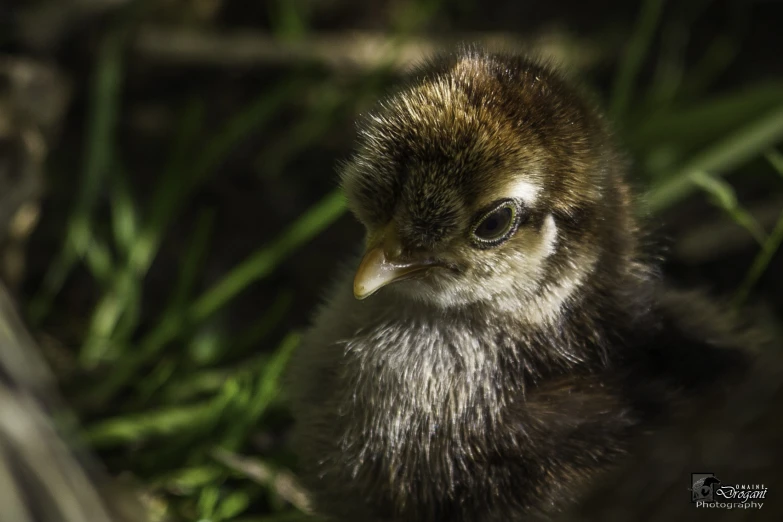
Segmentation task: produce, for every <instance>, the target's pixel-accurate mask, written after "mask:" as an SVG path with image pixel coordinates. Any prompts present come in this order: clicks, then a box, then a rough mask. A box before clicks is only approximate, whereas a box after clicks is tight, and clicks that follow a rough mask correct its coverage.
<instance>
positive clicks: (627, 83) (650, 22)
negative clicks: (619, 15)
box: [610, 0, 663, 122]
mask: <svg viewBox="0 0 783 522" xmlns="http://www.w3.org/2000/svg"><path fill="white" fill-rule="evenodd" d="M662 7H663V0H646V1H645V2H644V4H643V6H642V10H641V13H640V14H639V19H638V21H637V24H636V28H635V30H634V33H633V36H632V37H631V41H630V42H629V43H628V47H627V48H626V52H625V54H624V56H623V60H622V63H621V64H620V66H619V69H618V70H617V75H616V76H615V79H614V85H613V87H612V97H611V100H612V102H611V107H610V115H611V116H612V119H613V120H614V121H617V122H619V121H622V120H623V119H624V117H625V114H626V113H627V111H628V105H629V104H630V102H631V95H632V92H633V88H634V82H635V81H636V77H637V76H638V75H639V71H640V70H641V68H642V64H643V63H644V59H645V56H646V55H647V51H648V49H649V48H650V44H651V43H652V39H653V36H654V35H655V29H656V27H657V26H658V21H659V19H660V15H661V10H662Z"/></svg>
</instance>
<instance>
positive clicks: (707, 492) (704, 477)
mask: <svg viewBox="0 0 783 522" xmlns="http://www.w3.org/2000/svg"><path fill="white" fill-rule="evenodd" d="M688 491H690V492H691V502H692V503H693V504H696V507H697V508H707V509H761V508H762V507H763V506H764V500H765V499H766V498H767V487H766V486H765V485H764V484H763V483H755V484H754V483H750V484H740V483H737V484H734V483H724V482H722V481H721V480H720V479H718V477H716V476H715V473H691V487H689V488H688Z"/></svg>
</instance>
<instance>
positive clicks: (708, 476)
mask: <svg viewBox="0 0 783 522" xmlns="http://www.w3.org/2000/svg"><path fill="white" fill-rule="evenodd" d="M691 484H693V485H692V486H691V488H690V490H691V502H693V503H694V504H695V503H696V502H699V501H703V502H712V501H714V500H715V490H716V489H717V488H719V487H720V480H718V479H717V478H716V477H715V473H691Z"/></svg>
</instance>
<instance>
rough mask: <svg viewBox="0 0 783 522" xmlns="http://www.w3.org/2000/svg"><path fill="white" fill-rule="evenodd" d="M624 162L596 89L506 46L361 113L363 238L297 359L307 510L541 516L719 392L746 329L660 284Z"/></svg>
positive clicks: (434, 71) (351, 178) (447, 517)
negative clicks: (350, 270) (361, 252)
mask: <svg viewBox="0 0 783 522" xmlns="http://www.w3.org/2000/svg"><path fill="white" fill-rule="evenodd" d="M626 170H627V165H626V163H625V162H624V161H623V160H622V158H621V156H620V155H619V154H618V153H617V152H616V149H615V147H614V145H613V140H612V138H611V135H610V133H609V131H608V130H607V126H606V124H605V122H604V121H603V118H602V117H601V116H600V113H599V112H598V111H597V110H596V109H595V108H594V106H593V105H592V103H590V102H589V101H587V100H586V98H585V97H584V96H583V95H582V94H580V93H579V92H578V91H576V90H574V89H573V88H572V87H570V86H569V85H568V83H567V82H565V81H564V80H562V79H561V78H560V76H558V75H557V74H556V73H554V72H552V71H550V70H549V69H547V68H545V67H542V66H540V65H537V64H535V63H533V62H530V61H528V60H526V59H524V58H519V57H514V56H499V55H489V54H484V53H481V52H477V51H468V52H465V53H462V54H458V55H455V56H451V57H447V58H444V59H441V60H438V61H436V62H434V64H432V65H430V66H429V67H428V68H425V70H424V71H423V72H422V73H421V74H420V75H419V77H418V80H417V81H416V82H415V83H412V84H411V85H409V86H407V87H405V88H403V89H402V90H401V91H400V92H399V93H397V94H395V95H393V96H391V97H390V98H389V99H388V100H387V101H385V102H384V103H382V104H381V105H380V107H379V109H378V110H377V111H375V112H374V113H372V114H371V115H370V116H369V117H368V118H367V119H366V121H365V123H364V126H363V127H362V132H361V136H360V140H359V145H358V149H357V152H356V154H355V155H354V157H353V158H352V159H351V161H349V162H348V163H347V164H346V165H345V166H344V168H343V186H344V188H345V190H346V193H347V196H348V200H349V203H350V205H351V208H352V210H353V211H354V213H355V214H356V216H357V217H358V218H359V219H360V221H362V223H363V224H364V225H365V226H366V227H367V230H368V251H367V254H366V255H365V257H364V259H363V261H362V263H361V264H360V266H359V269H358V273H357V275H356V279H355V280H354V284H353V295H352V293H351V283H350V278H349V277H347V276H345V277H342V278H340V279H339V280H338V281H337V284H336V287H335V289H334V292H333V293H332V294H331V296H330V298H329V300H328V301H327V303H326V304H325V306H324V307H323V308H322V310H321V311H320V313H319V315H318V317H317V319H316V321H315V325H314V327H313V328H312V330H311V331H310V332H309V333H308V335H307V336H306V338H305V339H304V342H303V346H302V347H301V349H300V350H299V353H298V354H297V357H296V359H295V361H294V363H293V367H292V371H291V380H292V396H293V409H294V414H295V416H296V418H297V429H296V444H297V450H298V452H299V455H300V457H301V460H302V464H303V468H304V477H305V480H306V482H307V485H308V486H309V488H310V490H311V492H312V494H313V500H314V503H315V507H316V510H317V511H319V512H321V513H323V514H325V515H330V516H333V517H334V518H335V519H336V520H341V521H346V522H354V521H355V522H359V521H361V522H375V521H379V522H380V521H384V522H403V521H405V522H424V521H431V522H432V521H444V522H445V521H450V522H495V521H497V522H500V521H504V522H505V521H514V520H521V519H522V517H524V516H537V515H543V516H547V515H548V514H551V513H553V512H557V511H560V510H561V509H563V508H565V507H566V506H567V505H568V504H569V502H570V501H571V500H572V499H574V498H575V497H576V496H577V495H578V494H579V493H580V492H581V491H582V490H583V489H584V488H585V487H587V486H588V485H589V484H590V483H591V482H592V481H594V480H595V479H596V477H598V476H599V475H600V474H601V473H604V472H605V471H606V470H607V469H608V468H610V467H612V466H613V465H614V464H616V463H618V462H620V461H621V460H622V459H623V458H624V455H625V453H626V452H627V451H628V449H629V447H631V446H630V445H631V443H632V441H633V440H634V439H635V438H636V436H637V435H638V434H640V433H642V432H647V431H650V430H654V429H656V428H657V427H658V426H660V425H662V424H664V423H665V422H666V419H667V418H668V417H669V416H670V415H671V414H672V413H673V412H674V411H675V410H676V409H678V408H679V407H680V405H683V404H687V403H688V401H689V400H690V398H692V397H696V396H699V395H700V394H703V393H706V392H707V391H708V390H709V393H711V394H714V395H715V397H716V400H720V397H721V395H722V394H725V393H726V391H725V390H726V389H727V388H728V387H729V386H730V384H731V382H732V381H733V380H734V379H735V377H737V378H738V377H739V376H741V375H742V374H743V373H744V372H745V370H746V368H748V367H749V366H750V365H751V361H752V359H753V357H754V356H753V354H752V351H751V350H749V349H748V348H749V343H748V342H747V339H746V338H744V337H743V336H742V335H741V334H740V333H738V332H737V331H735V330H734V329H733V327H732V326H731V324H732V323H731V322H730V321H724V320H722V319H718V318H719V312H717V311H713V309H712V307H711V306H707V305H706V304H704V303H703V302H702V301H700V300H699V298H698V297H696V296H694V295H692V294H681V293H676V292H672V291H669V290H667V289H666V288H665V286H664V285H663V283H662V282H661V281H660V279H659V277H658V276H657V271H656V269H655V266H654V263H653V262H652V261H651V260H650V259H649V258H648V257H647V256H646V255H645V254H644V253H643V251H642V249H641V247H640V232H639V229H638V227H637V225H636V222H635V218H634V209H633V208H632V205H631V201H632V197H631V194H630V191H629V189H628V186H627V184H626V181H625V174H626ZM351 277H352V276H351ZM392 282H393V283H394V284H392V285H391V286H389V287H388V288H381V287H385V286H386V285H388V284H390V283H392ZM376 291H377V294H376V295H372V294H375V293H376ZM371 295H372V296H371ZM370 296H371V297H370ZM354 297H357V298H359V299H361V300H357V299H355V298H354ZM365 298H366V299H365ZM525 519H527V518H525Z"/></svg>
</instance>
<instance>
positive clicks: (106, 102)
mask: <svg viewBox="0 0 783 522" xmlns="http://www.w3.org/2000/svg"><path fill="white" fill-rule="evenodd" d="M125 44H126V34H125V33H124V32H114V33H111V34H109V35H108V36H107V37H106V38H105V40H104V41H103V44H102V45H101V48H100V53H99V55H98V59H97V61H96V64H95V73H94V77H93V81H92V87H91V93H90V96H89V100H90V106H89V117H88V128H87V142H86V145H85V153H84V157H85V165H84V171H83V174H82V179H81V181H80V182H79V193H78V196H77V200H76V206H75V208H74V210H73V212H72V214H71V217H70V218H69V220H68V225H67V229H66V232H65V242H64V245H63V247H62V250H61V251H60V253H59V254H58V255H57V256H56V258H55V259H54V260H53V261H52V263H51V264H50V265H49V268H48V270H47V273H46V275H45V276H44V279H43V282H42V285H41V288H40V289H39V291H38V294H37V295H36V296H35V297H34V298H33V299H32V302H31V304H30V309H29V310H30V312H29V319H30V321H31V322H32V323H34V324H35V323H39V322H40V321H41V320H43V318H44V317H45V316H46V315H47V314H48V313H49V309H50V308H51V304H52V301H53V300H54V298H55V296H56V295H57V293H58V292H59V291H60V289H61V288H62V285H63V284H64V283H65V279H66V278H67V277H68V274H69V273H70V272H71V270H72V269H73V267H74V266H75V265H76V262H77V261H78V259H79V258H80V257H83V256H85V255H86V254H87V253H88V252H89V251H90V249H91V248H97V247H95V246H94V243H93V242H92V241H90V238H92V233H91V226H90V216H91V214H92V210H93V208H94V206H95V203H96V201H97V198H98V196H99V194H100V190H101V186H102V184H103V181H104V179H105V177H106V175H107V174H108V171H109V168H110V166H111V164H112V158H113V155H114V142H115V133H116V127H117V118H118V115H119V111H120V94H121V89H122V82H123V70H124V62H123V52H124V49H125ZM103 252H104V253H101V254H98V258H97V259H95V258H93V262H92V263H93V267H92V268H93V270H94V271H96V272H97V273H98V274H105V271H106V268H107V266H108V257H107V256H106V255H105V252H108V250H107V249H103Z"/></svg>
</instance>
